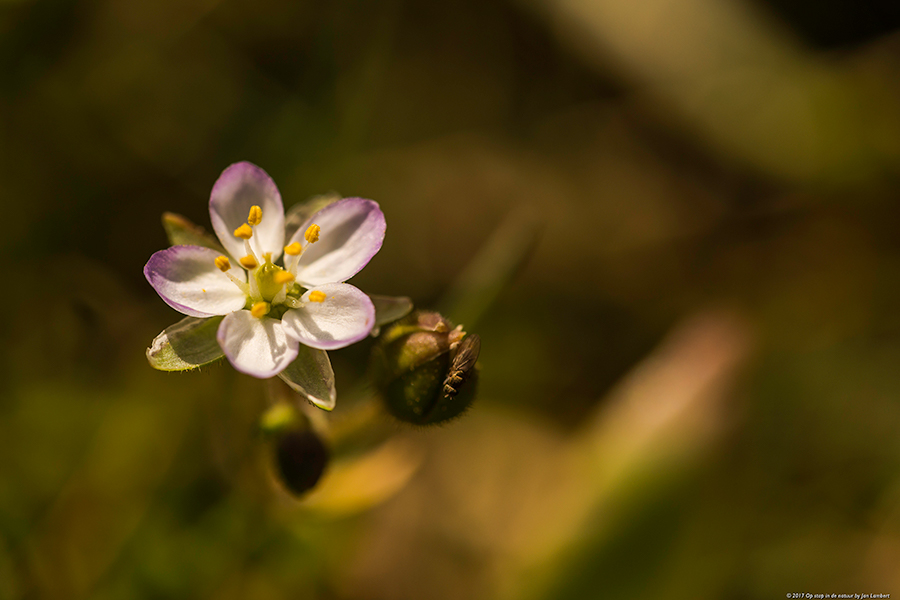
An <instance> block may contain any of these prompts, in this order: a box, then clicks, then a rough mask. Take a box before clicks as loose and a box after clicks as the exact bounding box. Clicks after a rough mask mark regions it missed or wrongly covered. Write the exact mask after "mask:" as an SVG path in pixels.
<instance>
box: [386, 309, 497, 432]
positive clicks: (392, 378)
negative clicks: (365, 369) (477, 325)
mask: <svg viewBox="0 0 900 600" xmlns="http://www.w3.org/2000/svg"><path fill="white" fill-rule="evenodd" d="M480 349H481V340H480V339H479V337H478V336H477V335H466V333H465V332H464V331H463V330H462V326H459V327H455V328H454V327H453V324H452V323H450V321H448V320H447V319H445V318H444V317H442V316H441V315H440V314H438V313H435V312H415V313H413V314H411V315H409V316H408V317H406V318H404V319H401V320H400V321H397V322H396V323H394V324H393V325H391V326H390V327H389V328H387V329H386V330H385V331H384V333H383V334H382V335H381V336H380V337H379V340H378V344H377V345H376V347H375V349H374V350H373V353H372V374H373V378H374V380H375V383H376V386H377V387H378V390H379V391H380V393H381V395H382V398H383V399H384V403H385V406H386V407H387V409H388V411H389V412H390V413H391V414H392V415H393V416H394V417H396V418H397V419H399V420H401V421H404V422H407V423H414V424H417V425H431V424H435V423H441V422H443V421H446V420H448V419H452V418H453V417H456V416H458V415H460V414H461V413H462V412H463V411H465V410H466V409H467V408H468V407H469V405H471V403H472V401H473V400H474V399H475V390H476V388H477V383H478V367H477V366H476V361H477V359H478V353H479V351H480Z"/></svg>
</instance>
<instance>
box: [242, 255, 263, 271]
mask: <svg viewBox="0 0 900 600" xmlns="http://www.w3.org/2000/svg"><path fill="white" fill-rule="evenodd" d="M238 262H239V263H241V266H242V267H244V268H245V269H247V270H248V271H250V270H253V269H255V268H256V267H258V266H259V263H258V262H256V259H255V258H253V255H252V254H248V255H247V256H245V257H243V258H241V259H240V260H239V261H238Z"/></svg>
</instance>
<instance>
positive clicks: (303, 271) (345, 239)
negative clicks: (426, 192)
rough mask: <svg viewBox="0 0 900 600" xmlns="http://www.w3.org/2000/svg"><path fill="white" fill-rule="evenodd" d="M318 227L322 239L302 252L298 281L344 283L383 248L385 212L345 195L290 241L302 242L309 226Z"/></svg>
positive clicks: (315, 217)
mask: <svg viewBox="0 0 900 600" xmlns="http://www.w3.org/2000/svg"><path fill="white" fill-rule="evenodd" d="M312 224H316V225H318V226H319V228H320V231H319V241H317V242H316V243H314V244H309V245H308V246H306V248H305V249H304V250H303V254H301V255H300V261H299V262H298V267H297V281H299V282H300V283H301V284H303V285H305V286H307V287H311V286H315V285H320V284H323V283H336V282H344V281H347V280H348V279H350V278H351V277H353V276H354V275H356V274H357V273H359V271H360V270H361V269H362V268H363V267H364V266H366V265H367V264H368V262H369V261H370V260H371V259H372V257H373V256H375V254H376V253H377V252H378V251H379V250H380V249H381V244H382V242H383V241H384V231H385V227H386V225H385V221H384V213H382V212H381V209H380V208H379V207H378V203H377V202H374V201H372V200H365V199H363V198H344V199H343V200H339V201H337V202H335V203H334V204H329V205H328V206H326V207H325V208H323V209H322V210H320V211H319V212H317V213H316V214H314V215H313V216H311V217H310V218H309V219H307V221H306V223H304V224H303V225H301V226H300V228H299V229H298V230H297V233H295V234H294V236H293V237H292V238H291V242H301V243H302V242H303V236H304V234H305V233H306V229H307V228H308V227H309V226H310V225H312Z"/></svg>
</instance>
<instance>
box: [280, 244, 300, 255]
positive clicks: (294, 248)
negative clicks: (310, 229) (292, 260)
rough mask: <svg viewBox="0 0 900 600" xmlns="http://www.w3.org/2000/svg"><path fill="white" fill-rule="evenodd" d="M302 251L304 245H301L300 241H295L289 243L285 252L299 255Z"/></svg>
mask: <svg viewBox="0 0 900 600" xmlns="http://www.w3.org/2000/svg"><path fill="white" fill-rule="evenodd" d="M302 251H303V246H301V245H300V242H294V243H293V244H288V245H287V246H285V247H284V253H285V254H287V255H289V256H297V255H298V254H300V252H302Z"/></svg>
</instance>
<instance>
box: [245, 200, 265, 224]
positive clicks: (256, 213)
mask: <svg viewBox="0 0 900 600" xmlns="http://www.w3.org/2000/svg"><path fill="white" fill-rule="evenodd" d="M260 221H262V209H261V208H260V207H258V206H257V205H255V204H254V205H253V206H251V207H250V214H249V215H247V223H248V224H249V225H259V222H260Z"/></svg>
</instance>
